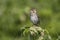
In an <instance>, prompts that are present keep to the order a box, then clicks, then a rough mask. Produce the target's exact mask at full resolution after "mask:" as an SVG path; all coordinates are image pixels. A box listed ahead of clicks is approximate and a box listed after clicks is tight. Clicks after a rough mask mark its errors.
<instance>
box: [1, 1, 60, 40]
mask: <svg viewBox="0 0 60 40" xmlns="http://www.w3.org/2000/svg"><path fill="white" fill-rule="evenodd" d="M31 7H34V8H36V9H37V13H38V15H39V17H40V25H39V27H41V28H42V29H43V30H44V31H46V33H45V36H46V35H48V36H50V37H51V40H60V0H0V40H32V39H33V40H35V38H36V39H38V40H40V39H41V37H39V34H38V32H37V31H36V29H35V31H36V32H35V31H34V30H33V31H34V34H36V36H34V37H32V38H30V35H29V34H30V33H31V32H30V28H31V27H32V25H33V24H32V23H31V21H30V19H29V11H30V8H31ZM34 28H35V27H34ZM34 28H33V27H32V28H31V29H34ZM38 37H39V38H38ZM46 37H47V36H46ZM46 37H44V39H45V40H49V39H46Z"/></svg>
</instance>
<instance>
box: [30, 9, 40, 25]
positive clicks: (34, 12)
mask: <svg viewBox="0 0 60 40" xmlns="http://www.w3.org/2000/svg"><path fill="white" fill-rule="evenodd" d="M30 20H31V22H32V23H33V24H34V25H38V21H39V20H38V16H37V10H36V8H32V9H31V10H30Z"/></svg>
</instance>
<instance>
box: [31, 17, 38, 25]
mask: <svg viewBox="0 0 60 40" xmlns="http://www.w3.org/2000/svg"><path fill="white" fill-rule="evenodd" d="M31 21H32V22H33V23H34V24H36V23H37V22H38V17H37V16H31Z"/></svg>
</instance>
